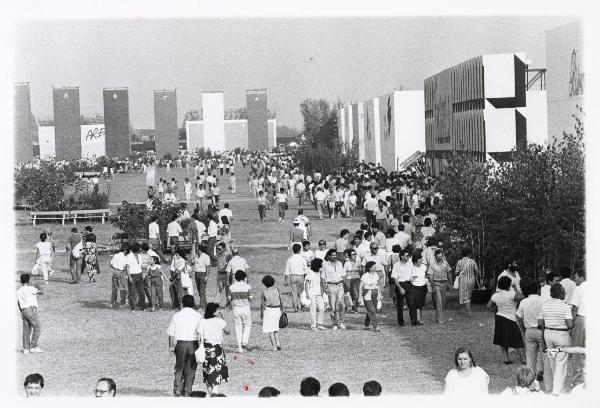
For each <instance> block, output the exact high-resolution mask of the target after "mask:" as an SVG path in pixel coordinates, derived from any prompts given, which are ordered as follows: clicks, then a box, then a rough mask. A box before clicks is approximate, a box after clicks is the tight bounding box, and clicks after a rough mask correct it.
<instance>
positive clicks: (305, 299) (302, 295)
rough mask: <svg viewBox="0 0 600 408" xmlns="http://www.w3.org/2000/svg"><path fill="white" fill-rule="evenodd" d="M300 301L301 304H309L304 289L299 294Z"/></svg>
mask: <svg viewBox="0 0 600 408" xmlns="http://www.w3.org/2000/svg"><path fill="white" fill-rule="evenodd" d="M300 303H301V304H302V306H309V305H310V299H309V298H308V296H306V291H305V290H303V291H302V293H301V294H300Z"/></svg>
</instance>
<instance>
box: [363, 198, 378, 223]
mask: <svg viewBox="0 0 600 408" xmlns="http://www.w3.org/2000/svg"><path fill="white" fill-rule="evenodd" d="M363 207H364V209H365V218H366V219H367V224H369V225H372V224H373V223H374V222H375V211H376V210H377V209H378V208H379V205H378V201H377V199H376V198H373V197H369V198H367V199H365V203H364V205H363Z"/></svg>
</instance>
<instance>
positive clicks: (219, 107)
mask: <svg viewBox="0 0 600 408" xmlns="http://www.w3.org/2000/svg"><path fill="white" fill-rule="evenodd" d="M202 121H203V122H204V147H206V148H209V149H211V150H212V151H222V150H225V106H224V100H223V92H210V93H208V92H204V93H202Z"/></svg>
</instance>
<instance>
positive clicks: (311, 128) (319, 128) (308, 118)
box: [300, 99, 340, 148]
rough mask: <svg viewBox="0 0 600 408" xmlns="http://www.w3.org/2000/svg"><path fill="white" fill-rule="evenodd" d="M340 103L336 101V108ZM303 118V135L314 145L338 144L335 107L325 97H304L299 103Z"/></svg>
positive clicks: (332, 146) (331, 146) (328, 146)
mask: <svg viewBox="0 0 600 408" xmlns="http://www.w3.org/2000/svg"><path fill="white" fill-rule="evenodd" d="M339 105H340V103H339V102H338V103H337V104H336V108H337V107H338V106H339ZM300 113H301V114H302V118H303V120H304V137H305V138H306V141H307V143H308V144H310V145H312V146H314V147H317V146H318V147H327V148H334V147H336V144H338V143H339V142H338V136H337V135H338V133H337V109H331V107H330V105H329V102H328V101H326V100H325V99H304V100H303V101H302V102H301V103H300Z"/></svg>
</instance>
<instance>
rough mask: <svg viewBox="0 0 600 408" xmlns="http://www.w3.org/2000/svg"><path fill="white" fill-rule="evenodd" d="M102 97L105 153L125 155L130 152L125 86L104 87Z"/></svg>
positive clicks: (111, 155) (108, 154)
mask: <svg viewBox="0 0 600 408" xmlns="http://www.w3.org/2000/svg"><path fill="white" fill-rule="evenodd" d="M103 99H104V127H105V130H104V131H105V141H106V142H105V143H106V155H107V156H110V157H114V156H117V157H127V156H129V155H130V154H131V142H130V139H129V94H128V91H127V88H108V89H104V91H103Z"/></svg>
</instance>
